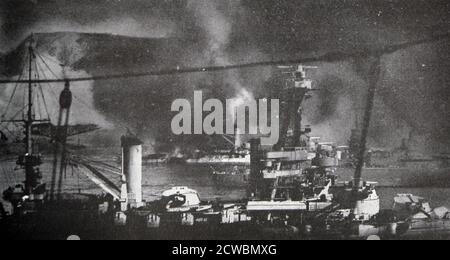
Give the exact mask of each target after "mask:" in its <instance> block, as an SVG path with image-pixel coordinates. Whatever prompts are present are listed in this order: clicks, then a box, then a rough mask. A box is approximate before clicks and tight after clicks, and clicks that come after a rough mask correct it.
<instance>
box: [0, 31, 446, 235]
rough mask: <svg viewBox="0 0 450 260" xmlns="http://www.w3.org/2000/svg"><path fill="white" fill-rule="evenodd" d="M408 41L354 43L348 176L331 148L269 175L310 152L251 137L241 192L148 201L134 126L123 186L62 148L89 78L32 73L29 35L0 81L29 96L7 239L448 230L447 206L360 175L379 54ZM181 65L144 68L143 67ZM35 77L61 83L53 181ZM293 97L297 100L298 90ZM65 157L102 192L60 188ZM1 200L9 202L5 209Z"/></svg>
mask: <svg viewBox="0 0 450 260" xmlns="http://www.w3.org/2000/svg"><path fill="white" fill-rule="evenodd" d="M31 39H32V38H31ZM438 39H439V38H438ZM433 40H436V39H433ZM414 44H417V43H411V44H406V45H400V46H391V47H389V48H386V49H384V50H379V51H375V52H369V53H364V55H363V56H362V54H361V53H358V54H355V55H354V56H357V57H359V58H361V57H367V58H368V59H371V60H372V61H371V62H370V65H371V68H370V70H369V71H368V74H369V76H370V77H369V78H370V82H369V83H370V84H369V85H370V88H369V94H368V99H367V107H366V111H365V120H364V125H363V130H362V135H361V140H360V149H359V153H358V156H357V158H358V160H357V164H356V171H355V176H354V180H353V181H352V182H349V183H345V185H342V186H339V185H337V183H336V176H335V175H334V174H333V171H332V170H331V169H332V168H333V167H334V166H335V161H334V160H329V158H330V156H329V155H330V154H329V153H327V152H326V151H325V152H324V154H321V155H317V154H316V157H315V160H313V161H312V162H311V164H313V165H312V166H311V167H306V166H302V167H304V170H303V171H301V172H299V173H298V174H295V175H292V174H290V173H289V174H284V173H283V172H282V170H278V168H277V169H276V170H277V171H275V174H274V175H271V173H270V172H269V171H268V168H271V167H273V165H275V164H277V163H279V162H281V163H282V164H283V162H284V163H286V161H288V162H292V161H294V162H296V164H297V165H299V164H298V163H300V165H302V162H303V161H304V160H308V152H307V151H304V150H296V149H293V150H290V149H284V148H283V147H285V144H283V143H280V144H279V145H277V146H275V147H274V151H273V152H267V151H263V149H262V147H261V145H260V141H259V140H258V139H253V140H252V141H251V145H250V175H249V186H248V194H249V195H248V198H247V199H246V200H243V201H230V202H222V201H215V202H204V201H202V200H201V199H200V196H199V195H198V193H197V192H196V191H195V190H192V189H189V188H188V187H174V188H173V189H170V190H167V191H165V192H164V193H163V194H162V196H161V199H160V200H157V201H154V202H145V201H144V200H143V196H142V142H141V141H140V140H139V139H138V138H137V137H136V136H133V135H132V134H130V133H129V134H127V135H126V136H124V137H122V139H121V147H122V167H121V168H122V169H121V172H119V173H118V175H119V176H120V178H121V181H120V183H121V185H120V187H117V186H116V185H115V184H114V183H113V182H111V181H110V180H109V179H108V178H106V177H105V175H104V174H102V171H106V170H108V171H111V172H115V169H114V168H113V167H111V166H109V165H107V164H105V163H102V162H95V161H93V160H92V159H90V158H86V157H81V156H76V155H69V154H68V153H67V146H66V141H67V136H68V129H69V125H68V122H69V117H68V115H69V114H70V113H69V112H70V108H71V91H70V82H71V81H76V80H94V79H96V78H85V79H62V80H59V79H55V80H48V81H42V80H39V79H35V78H33V73H32V68H34V67H35V66H33V62H35V59H36V57H37V56H36V53H35V50H34V46H33V41H31V43H30V44H29V48H28V57H29V62H28V64H29V66H28V74H29V77H28V79H26V80H17V81H11V80H8V81H0V83H11V82H12V83H18V84H23V83H24V84H27V86H28V88H27V90H28V92H27V93H28V97H29V98H28V106H27V107H26V109H27V113H26V117H25V119H24V120H21V121H20V122H21V123H22V124H23V128H24V129H25V133H26V138H25V141H24V142H25V146H26V148H27V149H26V152H25V154H24V155H21V156H19V159H18V160H17V164H18V165H19V166H20V167H21V168H23V170H24V171H25V182H24V183H23V185H22V184H18V185H17V186H14V187H11V188H9V189H8V190H6V191H5V192H4V194H3V195H4V199H5V201H4V204H3V205H2V207H1V219H0V228H1V230H2V235H3V237H4V238H11V239H20V238H22V239H30V238H34V239H39V238H41V239H45V238H47V239H55V238H56V239H64V238H67V237H68V236H69V235H71V237H74V236H77V237H80V238H82V239H126V238H128V239H145V238H147V239H148V238H154V239H192V238H195V239H208V238H210V239H219V238H220V239H227V238H228V239H243V238H258V239H261V238H294V239H311V238H316V239H367V238H391V239H392V238H394V239H395V238H403V237H405V236H411V237H413V238H421V237H424V236H427V235H432V236H436V235H445V234H447V235H448V233H450V219H449V216H450V214H449V212H448V210H446V209H445V208H437V209H434V210H433V209H431V208H430V207H429V206H428V204H427V203H426V202H424V201H423V200H422V199H421V198H418V197H415V196H412V195H411V196H410V195H399V196H398V198H396V204H398V205H399V206H401V207H402V206H404V207H402V208H403V209H406V210H394V211H382V210H380V198H379V195H378V193H377V191H376V189H375V183H371V182H365V181H364V180H363V178H362V169H363V166H364V160H365V155H366V139H367V133H368V128H369V124H370V118H371V110H372V106H373V99H374V95H375V89H376V86H377V84H378V77H379V74H380V66H381V65H380V59H381V56H383V55H384V54H389V53H393V52H395V51H396V50H398V49H402V48H406V47H408V46H413V45H414ZM349 57H350V58H351V57H353V56H352V55H342V54H341V55H337V54H334V55H326V56H325V57H320V58H317V59H305V60H302V61H300V62H299V63H302V62H306V63H311V62H314V61H320V60H327V61H330V60H331V61H338V60H342V59H347V58H349ZM255 66H259V64H255ZM231 68H235V66H232V67H231ZM219 69H222V70H223V69H227V68H224V67H220V68H209V69H208V68H193V69H186V70H185V71H186V72H196V71H199V72H205V71H209V70H211V71H213V70H219ZM182 71H183V70H181V69H176V70H173V71H171V70H168V71H162V72H150V73H148V75H166V74H175V73H181V72H182ZM140 75H141V74H139V75H136V76H140ZM111 77H112V76H111ZM114 77H130V75H126V76H124V75H115V76H114ZM106 78H107V77H106ZM41 82H54V83H63V84H65V88H64V90H63V91H62V93H61V95H60V117H59V120H58V121H59V122H58V126H57V128H56V129H57V133H56V137H55V138H54V139H55V140H54V144H55V146H54V151H55V158H54V161H53V172H52V178H51V183H50V189H48V187H47V185H46V183H43V181H42V177H43V174H47V173H43V172H41V171H40V170H39V166H41V165H42V163H43V158H42V157H41V156H40V155H39V154H36V152H35V150H34V143H33V138H32V136H33V131H32V129H33V126H34V125H35V124H36V123H37V122H38V121H39V120H38V119H36V117H35V116H33V107H34V106H33V105H34V103H33V100H34V99H33V90H35V84H38V83H41ZM292 91H293V92H296V93H300V95H302V93H303V94H305V93H306V92H307V90H305V89H302V88H296V89H294V90H292ZM293 102H300V101H299V99H295V100H294V101H293ZM296 122H297V123H300V122H301V121H300V122H299V121H298V120H297V121H296ZM283 125H284V126H285V125H286V124H285V123H283ZM296 129H297V132H300V131H299V130H300V129H301V127H298V126H297V128H296ZM284 141H285V140H282V141H280V142H284ZM297 141H298V140H297ZM297 155H302V156H297ZM292 159H294V160H292ZM68 164H73V165H76V166H77V167H79V168H80V169H83V170H84V171H85V172H86V175H88V176H89V177H90V179H91V180H92V181H93V182H94V183H96V184H97V185H98V186H99V187H101V188H102V189H103V190H104V191H105V193H106V194H108V195H105V196H98V195H87V194H82V193H79V194H65V193H63V192H62V188H61V187H62V186H61V185H62V181H63V178H62V177H63V176H64V170H65V168H66V166H67V165H68ZM294 164H295V163H294ZM270 175H271V176H270ZM58 177H59V178H58ZM5 205H10V206H11V207H7V206H5ZM7 208H10V210H8V211H7V210H6V209H7ZM437 227H438V228H437ZM172 231H173V232H172Z"/></svg>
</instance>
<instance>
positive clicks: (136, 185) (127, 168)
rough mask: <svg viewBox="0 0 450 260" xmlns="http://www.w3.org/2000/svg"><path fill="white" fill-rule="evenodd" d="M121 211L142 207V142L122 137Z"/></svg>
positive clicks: (134, 138) (129, 137)
mask: <svg viewBox="0 0 450 260" xmlns="http://www.w3.org/2000/svg"><path fill="white" fill-rule="evenodd" d="M122 180H123V181H124V183H123V184H122V196H121V197H122V210H124V207H126V208H139V207H142V206H144V203H143V201H142V141H140V140H139V139H138V138H136V137H131V136H123V137H122Z"/></svg>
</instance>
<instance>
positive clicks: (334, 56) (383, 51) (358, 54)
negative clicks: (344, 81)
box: [0, 33, 450, 84]
mask: <svg viewBox="0 0 450 260" xmlns="http://www.w3.org/2000/svg"><path fill="white" fill-rule="evenodd" d="M449 38H450V33H447V34H442V35H436V36H432V37H430V38H427V39H422V40H418V41H412V42H406V43H401V44H397V45H392V46H386V47H384V48H380V49H375V50H362V51H355V52H350V53H345V52H340V51H336V52H330V53H327V54H324V55H320V56H312V57H305V58H297V59H291V60H289V59H287V60H275V61H273V60H272V61H260V62H250V63H243V64H234V65H221V66H209V67H186V68H180V67H177V68H168V69H162V70H155V71H149V72H142V73H123V74H111V75H102V76H92V77H77V78H64V79H59V78H58V77H56V78H55V79H48V80H39V81H38V82H41V83H64V82H67V81H69V82H80V81H96V80H112V79H127V78H139V77H149V76H169V75H181V74H189V73H207V72H219V71H226V70H235V69H245V68H255V67H268V66H280V65H287V64H302V63H315V62H329V63H333V62H338V61H343V60H349V59H364V58H369V57H381V56H383V55H387V54H392V53H394V52H396V51H399V50H402V49H406V48H409V47H412V46H416V45H420V44H426V43H431V42H436V41H440V40H444V39H449ZM15 82H19V83H29V81H24V80H22V81H14V80H0V84H6V83H15ZM34 82H35V81H32V83H34Z"/></svg>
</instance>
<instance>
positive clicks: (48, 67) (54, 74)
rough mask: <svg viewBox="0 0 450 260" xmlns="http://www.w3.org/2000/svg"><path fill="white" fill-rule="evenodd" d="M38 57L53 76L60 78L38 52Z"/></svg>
mask: <svg viewBox="0 0 450 260" xmlns="http://www.w3.org/2000/svg"><path fill="white" fill-rule="evenodd" d="M36 56H37V57H38V58H39V59H40V60H41V61H42V62H43V63H44V65H45V66H46V67H47V69H48V70H49V71H50V72H51V73H52V75H53V76H54V77H55V78H59V77H58V76H57V75H56V73H55V72H54V71H53V70H52V69H51V68H50V66H49V65H48V64H47V62H46V61H45V60H44V59H43V58H42V56H41V55H40V54H39V53H38V52H36Z"/></svg>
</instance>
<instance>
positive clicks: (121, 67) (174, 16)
mask: <svg viewBox="0 0 450 260" xmlns="http://www.w3.org/2000/svg"><path fill="white" fill-rule="evenodd" d="M0 5H1V6H0V8H1V9H0V10H3V12H1V11H0V21H2V22H3V25H2V31H1V33H0V35H1V36H0V38H1V39H2V41H1V42H2V43H1V44H0V50H6V49H9V48H11V47H13V46H15V45H16V44H17V43H18V42H20V41H21V40H22V39H23V38H24V37H25V36H27V34H28V33H29V32H31V31H39V32H56V31H75V32H80V33H81V32H84V33H111V34H118V35H125V36H130V37H139V38H140V39H132V38H126V37H113V36H105V35H82V36H79V37H78V38H77V39H73V40H74V41H76V42H77V45H78V47H77V48H79V49H80V50H81V51H79V52H77V53H80V54H81V55H82V57H79V58H76V59H74V62H73V66H72V72H68V74H69V73H75V74H74V75H76V74H81V75H84V74H86V75H103V74H111V73H123V72H130V71H134V72H139V71H145V70H151V69H158V68H166V67H170V68H173V67H176V66H180V67H184V66H200V65H225V64H234V63H243V62H250V61H260V60H269V59H282V58H288V59H290V58H293V57H297V56H307V55H314V54H323V53H327V52H329V51H347V52H351V51H355V50H364V49H373V48H380V47H383V46H385V45H389V44H394V43H399V42H404V41H409V40H416V39H419V38H422V37H427V36H428V35H430V34H431V32H436V33H439V32H447V31H448V25H447V23H446V21H448V18H449V17H448V14H449V13H450V12H449V10H450V6H449V5H450V4H449V2H448V1H445V0H443V1H440V0H436V1H419V0H400V1H394V2H393V1H373V0H361V1H359V2H358V4H355V3H354V2H352V1H345V0H335V1H332V2H326V3H325V2H323V1H317V0H305V1H291V0H276V1H272V0H253V1H252V0H240V1H237V0H230V1H218V0H213V1H206V0H199V1H195V0H192V1H191V0H167V1H138V0H129V1H108V0H98V1H86V0H70V1H69V0H61V1H45V0H38V1H34V2H32V1H28V0H5V1H3V2H2V3H1V4H0ZM55 10H56V11H55ZM17 17H27V19H17ZM56 38H57V37H56ZM143 38H152V39H143ZM53 39H55V38H53ZM58 42H62V43H64V44H68V41H61V40H60V39H56V40H55V43H51V41H50V40H48V41H47V43H46V44H44V45H46V46H55V44H57V43H58ZM50 43H51V44H50ZM49 49H51V48H50V47H49ZM57 49H61V47H57ZM48 52H49V55H50V56H52V57H57V55H55V54H54V53H53V52H51V50H48ZM448 55H449V52H448V42H442V43H437V44H427V45H423V46H417V47H416V48H411V49H408V50H405V51H401V52H397V53H395V54H393V55H386V56H384V57H383V59H382V64H383V75H382V77H381V78H382V80H381V81H380V84H379V85H380V86H379V90H378V92H377V94H378V95H377V100H376V107H375V111H374V112H375V114H374V119H373V122H372V131H371V134H370V135H371V138H370V139H371V140H370V142H371V145H373V146H383V147H396V146H398V145H399V143H400V142H401V140H400V139H401V138H405V137H408V135H409V134H410V133H412V136H415V137H417V138H416V139H427V140H428V141H429V142H431V143H432V144H430V145H429V146H433V147H436V145H437V144H440V143H446V142H447V141H448V136H449V135H450V130H449V129H450V125H449V123H448V120H445V119H446V118H449V117H450V115H449V111H450V109H449V104H450V101H449V96H450V94H449V90H448V87H447V86H448V82H449V76H448V73H447V71H448V68H449V66H450V65H449V64H448V60H450V59H449V57H448ZM58 59H60V58H59V57H58ZM362 63H363V61H353V60H349V61H347V62H342V63H337V64H328V63H324V64H317V65H318V66H319V67H320V68H319V69H318V70H317V72H315V73H313V74H312V77H313V78H314V79H315V80H316V81H317V87H318V88H320V89H321V90H320V91H318V92H315V93H314V94H313V96H314V97H313V98H312V99H311V100H309V101H308V102H307V103H305V115H306V122H305V123H310V124H312V126H313V129H314V134H317V135H321V136H323V137H324V139H331V140H334V141H336V142H338V143H345V142H346V141H347V140H348V138H349V134H350V129H351V128H352V127H353V126H354V125H355V121H357V120H356V119H355V118H356V117H357V115H359V122H361V121H362V118H361V117H362V113H363V107H364V102H365V100H364V99H365V96H366V90H367V84H366V82H365V80H364V79H363V78H362V76H361V73H360V70H359V67H360V65H361V64H362ZM276 76H277V75H275V74H274V71H272V68H258V69H245V70H239V71H238V70H236V71H229V72H224V73H208V74H192V75H183V76H173V77H159V78H142V79H133V80H114V81H105V82H94V83H93V85H92V86H90V85H85V87H84V90H85V92H83V93H81V92H80V93H78V94H77V93H76V95H79V96H81V98H82V99H85V100H86V102H87V103H89V104H90V101H92V102H93V106H95V108H96V110H97V111H98V113H97V115H98V116H101V115H104V117H106V118H107V121H109V122H113V123H114V124H115V126H119V125H120V126H126V127H129V128H131V129H133V130H135V131H136V132H138V133H139V134H140V135H143V136H145V137H146V138H147V139H148V140H149V141H148V142H149V143H152V144H155V140H160V142H162V143H165V144H167V143H171V142H176V141H178V140H175V139H174V137H173V136H171V135H170V129H169V127H170V118H171V114H170V113H169V111H170V103H171V101H173V100H174V99H176V98H183V97H191V96H192V93H193V90H198V89H201V90H204V92H205V98H220V99H225V98H235V100H236V103H237V104H239V103H243V102H245V100H246V99H248V98H250V97H260V96H267V95H268V93H270V92H269V89H267V88H265V86H267V84H268V82H271V81H272V80H273V78H275V77H276ZM274 82H276V81H274ZM73 89H75V87H73ZM89 90H92V94H90V95H89V94H88V93H89ZM5 96H6V95H5ZM3 101H4V100H3ZM76 103H77V101H76V100H75V105H76ZM95 120H100V119H99V118H97V117H96V118H95ZM100 121H101V120H100ZM181 141H182V142H183V144H187V143H189V141H188V140H186V139H183V140H181ZM193 143H194V144H195V143H197V144H198V143H199V142H193ZM155 145H157V144H155ZM178 145H179V144H178ZM418 146H421V145H418ZM424 146H427V145H424ZM443 146H445V145H443Z"/></svg>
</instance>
